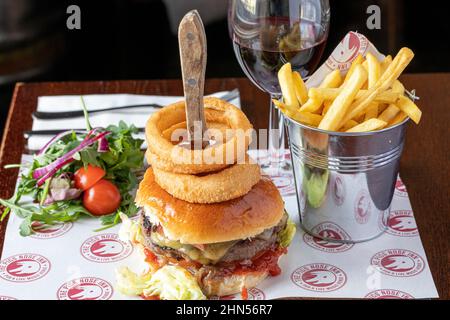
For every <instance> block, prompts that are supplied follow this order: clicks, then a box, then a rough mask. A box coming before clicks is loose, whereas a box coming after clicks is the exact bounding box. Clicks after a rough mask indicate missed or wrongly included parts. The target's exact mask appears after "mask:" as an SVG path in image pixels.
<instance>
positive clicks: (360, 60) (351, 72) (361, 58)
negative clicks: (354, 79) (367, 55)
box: [344, 54, 364, 83]
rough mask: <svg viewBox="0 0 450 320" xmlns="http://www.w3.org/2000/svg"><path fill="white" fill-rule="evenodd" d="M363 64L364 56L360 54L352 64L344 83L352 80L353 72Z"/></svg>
mask: <svg viewBox="0 0 450 320" xmlns="http://www.w3.org/2000/svg"><path fill="white" fill-rule="evenodd" d="M363 62H364V58H363V56H362V55H360V54H358V56H357V57H356V58H355V59H354V60H353V61H352V64H351V66H350V68H349V69H348V71H347V74H346V75H345V79H344V83H346V82H347V81H348V80H349V79H350V77H351V76H352V74H353V72H354V71H355V68H356V66H358V65H360V64H361V63H363Z"/></svg>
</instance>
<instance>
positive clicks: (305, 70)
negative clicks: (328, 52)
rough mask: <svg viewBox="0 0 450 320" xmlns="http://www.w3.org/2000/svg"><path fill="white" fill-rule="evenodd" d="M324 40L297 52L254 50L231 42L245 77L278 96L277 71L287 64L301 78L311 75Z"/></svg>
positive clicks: (321, 51)
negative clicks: (288, 63)
mask: <svg viewBox="0 0 450 320" xmlns="http://www.w3.org/2000/svg"><path fill="white" fill-rule="evenodd" d="M325 43H326V41H325V39H323V40H322V41H320V42H318V43H313V44H311V45H310V46H306V47H302V48H301V49H298V50H289V51H280V50H278V51H275V50H270V49H268V50H266V49H265V48H263V49H255V48H251V47H248V46H245V45H241V44H240V43H238V42H236V41H233V47H234V52H235V54H236V57H237V59H238V61H239V64H240V65H241V68H242V70H244V72H245V74H246V76H247V77H248V78H249V79H251V80H252V81H253V83H254V84H255V85H256V86H257V87H259V88H260V89H261V90H263V91H266V92H269V93H275V94H278V93H280V92H281V90H280V86H279V84H278V76H277V73H278V70H279V69H280V68H281V66H282V65H283V64H285V63H287V62H290V63H291V65H292V70H295V71H298V72H300V74H301V75H302V77H305V76H307V75H309V74H310V73H312V72H313V71H314V70H315V69H316V68H317V66H318V64H319V61H320V58H321V56H322V53H323V50H324V48H325Z"/></svg>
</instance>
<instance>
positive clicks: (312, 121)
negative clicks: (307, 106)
mask: <svg viewBox="0 0 450 320" xmlns="http://www.w3.org/2000/svg"><path fill="white" fill-rule="evenodd" d="M292 119H294V120H296V121H298V122H301V123H304V124H306V125H309V126H313V127H317V126H318V125H319V123H320V121H322V116H321V115H319V114H314V113H311V112H300V111H297V112H295V113H294V114H293V115H292Z"/></svg>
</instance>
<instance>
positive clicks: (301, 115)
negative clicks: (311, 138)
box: [272, 99, 322, 127]
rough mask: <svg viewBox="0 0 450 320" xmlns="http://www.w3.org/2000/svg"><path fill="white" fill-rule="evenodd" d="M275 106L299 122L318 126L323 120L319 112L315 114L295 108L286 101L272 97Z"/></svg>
mask: <svg viewBox="0 0 450 320" xmlns="http://www.w3.org/2000/svg"><path fill="white" fill-rule="evenodd" d="M272 101H273V103H274V104H275V106H276V107H277V108H278V109H280V110H281V112H283V113H284V114H285V115H287V116H288V117H289V118H291V119H294V120H296V121H298V122H301V123H304V124H307V125H310V126H314V127H317V126H318V125H319V123H320V121H322V116H321V115H318V114H313V113H311V112H300V111H299V110H298V109H297V110H293V109H292V108H289V106H287V105H286V104H285V103H283V102H281V101H279V100H276V99H272Z"/></svg>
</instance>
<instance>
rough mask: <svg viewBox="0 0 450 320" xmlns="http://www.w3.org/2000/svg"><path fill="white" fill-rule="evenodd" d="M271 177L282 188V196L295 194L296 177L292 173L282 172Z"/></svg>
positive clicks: (279, 188)
mask: <svg viewBox="0 0 450 320" xmlns="http://www.w3.org/2000/svg"><path fill="white" fill-rule="evenodd" d="M270 178H271V179H272V181H273V183H274V184H275V186H276V187H277V188H278V190H280V193H281V195H282V196H284V197H287V196H292V195H294V194H295V186H294V178H293V176H292V175H291V174H286V173H281V174H276V175H271V176H270Z"/></svg>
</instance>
